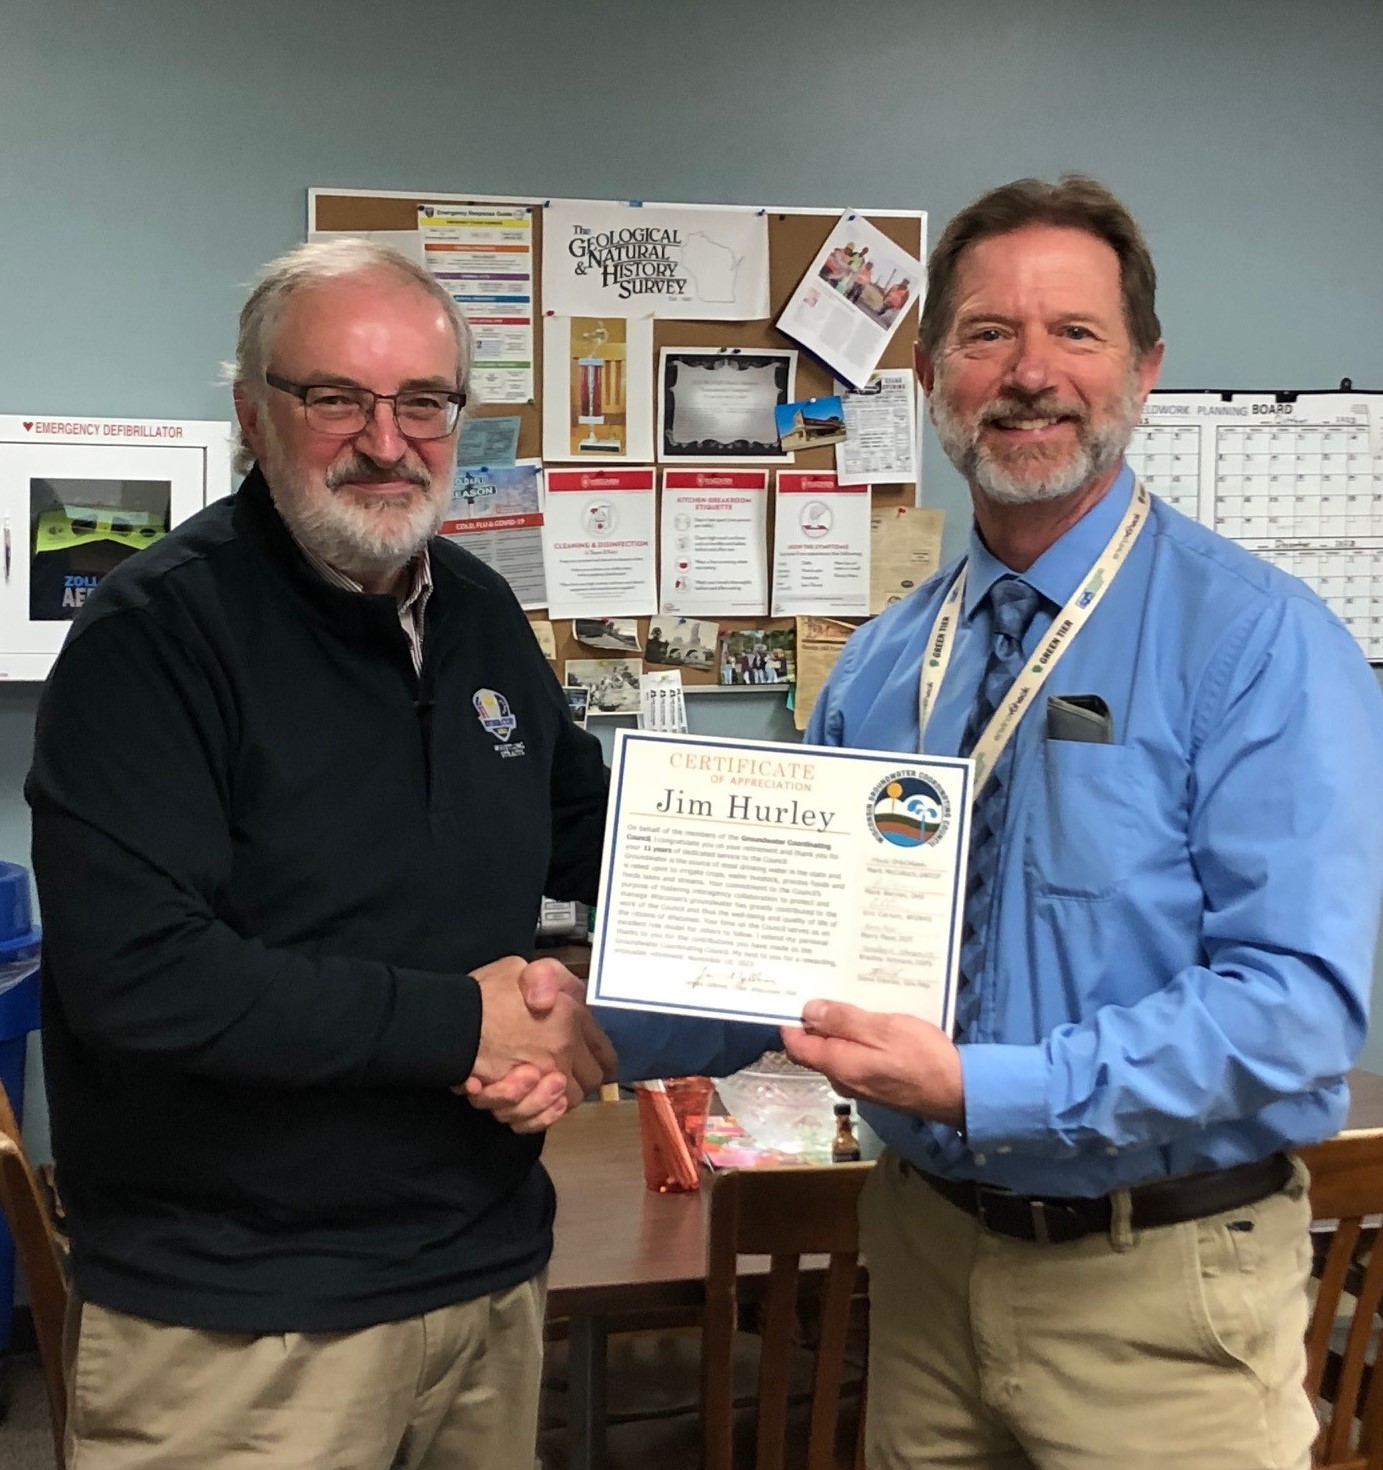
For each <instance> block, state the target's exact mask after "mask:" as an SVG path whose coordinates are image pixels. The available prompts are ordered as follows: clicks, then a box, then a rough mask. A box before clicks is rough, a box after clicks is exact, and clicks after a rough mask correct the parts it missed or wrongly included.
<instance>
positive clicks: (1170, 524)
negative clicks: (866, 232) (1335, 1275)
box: [785, 177, 1383, 1470]
mask: <svg viewBox="0 0 1383 1470" xmlns="http://www.w3.org/2000/svg"><path fill="white" fill-rule="evenodd" d="M1155 282H1156V278H1155V273H1154V270H1153V265H1152V261H1151V258H1150V256H1149V254H1148V250H1147V246H1146V245H1145V243H1144V241H1143V238H1142V235H1141V233H1140V232H1139V230H1138V227H1137V225H1136V224H1135V223H1134V221H1133V219H1132V218H1131V217H1130V216H1129V214H1128V212H1127V211H1126V210H1125V209H1124V207H1123V206H1122V205H1121V204H1120V203H1119V201H1118V200H1117V199H1115V198H1114V197H1113V195H1111V194H1110V193H1109V191H1108V190H1106V189H1105V188H1103V187H1102V186H1101V185H1099V184H1097V183H1095V182H1094V181H1092V180H1090V179H1085V178H1080V177H1068V178H1065V179H1063V180H1061V181H1060V182H1059V183H1057V184H1054V185H1053V184H1046V183H1043V182H1040V181H1038V180H1036V179H1023V180H1019V181H1018V182H1016V183H1013V184H1009V185H1006V186H1004V187H1003V188H1000V189H996V190H994V191H992V192H991V193H989V194H987V195H985V196H983V197H982V198H980V199H979V200H977V201H976V202H975V203H973V204H971V205H970V206H968V207H967V208H966V209H964V210H962V211H961V213H960V214H959V215H957V217H956V218H955V219H954V220H952V221H951V223H950V224H949V225H948V226H947V228H946V230H945V231H944V233H943V234H942V236H941V239H940V241H939V242H938V244H937V246H936V249H935V250H934V251H933V253H932V256H931V261H930V268H929V280H928V290H927V299H926V305H925V308H924V310H923V313H922V325H921V332H920V341H919V344H918V350H917V362H918V371H919V374H920V376H921V379H922V384H923V387H924V389H925V390H926V392H927V394H928V396H929V400H930V407H931V415H932V420H933V422H934V423H935V425H936V429H937V433H938V435H939V437H940V439H941V442H942V445H943V446H944V448H945V450H946V453H947V455H948V456H949V457H950V459H951V460H952V462H953V463H954V464H955V465H956V466H957V468H958V469H959V470H960V471H961V473H962V474H963V475H964V476H965V478H966V480H967V482H968V484H969V487H970V493H971V498H972V501H973V505H974V525H973V528H972V531H971V535H970V542H969V547H968V550H967V553H966V555H965V556H964V557H963V558H962V559H961V560H960V561H959V562H958V563H956V564H953V565H951V566H949V567H947V568H944V569H943V570H942V571H941V572H940V573H938V575H937V576H936V577H934V578H932V579H931V581H929V582H927V583H926V584H924V585H923V586H922V587H920V588H919V589H918V590H917V591H916V592H915V593H914V594H913V595H912V596H910V597H909V598H907V599H906V600H905V601H904V602H902V603H899V604H897V605H895V606H894V607H892V608H890V609H889V610H888V611H887V612H885V613H884V614H883V615H882V616H881V617H879V618H878V619H877V620H876V621H874V622H873V623H871V624H869V625H868V626H866V627H865V628H863V629H861V630H860V631H859V632H858V633H857V634H856V635H855V636H854V637H853V638H852V639H851V641H850V643H849V644H848V645H847V647H846V649H845V651H844V653H843V655H842V657H841V659H840V661H839V663H838V665H837V667H836V669H835V671H834V673H833V674H832V676H831V679H830V680H829V682H828V684H827V686H826V688H825V690H824V691H823V693H822V694H821V696H820V698H819V699H818V701H817V705H816V708H815V710H814V712H813V716H812V721H811V725H810V728H809V730H808V733H807V739H808V740H809V741H810V742H812V743H816V744H825V745H836V746H857V747H864V748H871V747H872V748H877V749H882V750H894V751H906V750H917V751H926V752H930V753H935V754H940V755H956V754H960V755H965V756H971V757H973V758H974V760H975V777H976V779H975V803H974V808H973V813H972V837H971V845H970V854H969V865H968V881H967V887H966V892H965V894H964V896H963V905H964V908H963V916H962V928H961V942H960V948H959V955H958V971H959V983H958V987H957V992H956V995H955V997H954V1015H955V1028H954V1035H953V1036H952V1035H948V1034H946V1033H945V1032H943V1031H941V1030H939V1029H938V1028H937V1027H935V1026H932V1025H929V1024H927V1023H926V1022H924V1021H921V1020H918V1019H917V1018H915V1017H910V1016H905V1015H883V1014H877V1013H871V1012H865V1011H861V1010H858V1009H856V1008H854V1007H851V1006H846V1005H840V1004H835V1003H829V1002H820V1001H814V1002H812V1003H810V1004H809V1005H808V1006H807V1007H806V1008H805V1010H804V1013H803V1024H802V1027H801V1028H800V1029H797V1028H794V1029H790V1030H789V1031H787V1032H786V1033H785V1040H786V1045H787V1049H788V1051H789V1053H790V1054H791V1055H792V1056H793V1057H794V1058H795V1059H796V1060H798V1061H799V1062H804V1063H806V1064H808V1065H810V1066H813V1067H817V1068H819V1069H820V1070H821V1071H823V1072H825V1073H826V1074H827V1075H828V1076H829V1077H830V1078H831V1079H832V1080H833V1082H834V1083H835V1085H836V1087H837V1088H838V1089H840V1090H841V1091H843V1092H846V1093H849V1094H853V1095H854V1096H857V1097H859V1098H860V1099H861V1100H862V1105H861V1113H862V1114H863V1116H864V1117H865V1118H866V1119H867V1120H868V1122H869V1123H870V1124H871V1125H872V1126H873V1128H874V1129H875V1131H876V1132H877V1133H878V1134H880V1135H881V1137H882V1138H883V1140H884V1143H885V1145H886V1149H885V1152H884V1155H883V1157H882V1159H881V1160H880V1162H879V1164H878V1166H877V1167H876V1169H875V1170H874V1172H873V1174H872V1176H871V1178H870V1181H869V1183H868V1184H867V1185H866V1188H865V1193H864V1199H863V1203H862V1206H861V1236H862V1244H863V1248H864V1252H865V1255H866V1257H867V1259H868V1262H869V1268H870V1280H871V1296H872V1308H871V1326H870V1369H869V1413H868V1416H867V1423H868V1429H867V1435H868V1449H867V1462H868V1464H869V1465H870V1467H871V1470H904V1467H907V1470H911V1467H915V1466H923V1465H938V1466H946V1467H948V1470H957V1467H963V1466H985V1467H1005V1470H1009V1467H1011V1470H1019V1467H1040V1470H1096V1467H1099V1470H1104V1467H1106V1466H1108V1465H1110V1464H1112V1463H1119V1464H1121V1465H1124V1466H1128V1467H1152V1466H1158V1467H1160V1466H1162V1465H1168V1464H1170V1465H1187V1466H1192V1465H1194V1466H1195V1467H1197V1470H1219V1467H1224V1470H1229V1467H1233V1470H1244V1467H1248V1466H1254V1467H1268V1466H1271V1467H1291V1470H1306V1467H1307V1465H1308V1463H1309V1458H1310V1447H1311V1442H1312V1439H1313V1436H1314V1433H1315V1421H1314V1416H1313V1413H1312V1407H1311V1405H1310V1404H1309V1403H1308V1401H1307V1399H1306V1397H1305V1394H1304V1393H1303V1391H1302V1387H1301V1385H1302V1380H1303V1376H1304V1371H1305V1357H1304V1351H1303V1334H1304V1330H1305V1324H1306V1317H1307V1295H1306V1283H1307V1279H1308V1275H1309V1264H1310V1250H1309V1247H1308V1244H1307V1228H1308V1224H1309V1207H1308V1202H1307V1199H1306V1193H1305V1190H1306V1179H1305V1175H1304V1171H1303V1169H1302V1166H1301V1164H1300V1162H1299V1161H1298V1160H1297V1159H1296V1158H1295V1156H1294V1152H1293V1151H1294V1150H1295V1149H1296V1148H1297V1147H1298V1146H1299V1145H1302V1144H1306V1143H1310V1142H1313V1141H1315V1140H1318V1139H1320V1138H1323V1137H1326V1136H1328V1135H1329V1134H1331V1133H1333V1132H1335V1131H1336V1130H1337V1129H1338V1128H1339V1127H1340V1125H1341V1124H1342V1122H1343V1120H1344V1117H1345V1111H1346V1105H1347V1101H1348V1094H1347V1087H1346V1083H1345V1074H1346V1072H1347V1071H1348V1069H1349V1067H1350V1064H1351V1063H1352V1061H1353V1060H1354V1057H1355V1055H1356V1054H1357V1052H1358V1049H1359V1046H1360V1044H1361V1042H1362V1040H1363V1037H1364V1032H1365V1026H1366V1017H1367V1005H1368V997H1369V989H1370V978H1371V969H1372V953H1373V946H1374V941H1375V931H1376V928H1377V922H1378V910H1379V902H1380V895H1383V781H1380V779H1379V771H1380V769H1381V768H1383V700H1381V699H1380V696H1379V689H1378V686H1377V683H1376V682H1375V680H1374V678H1373V676H1372V673H1371V672H1370V670H1369V668H1368V666H1367V664H1366V663H1365V661H1364V659H1363V656H1362V654H1361V652H1360V650H1359V648H1358V647H1357V645H1355V643H1354V642H1353V640H1352V639H1351V637H1350V635H1349V633H1348V632H1347V631H1346V629H1345V628H1344V626H1343V625H1342V624H1341V623H1340V622H1339V620H1338V619H1337V618H1335V616H1334V615H1333V614H1332V613H1331V612H1330V611H1329V610H1328V609H1327V608H1326V607H1325V606H1324V604H1323V603H1322V602H1321V601H1320V600H1319V599H1318V598H1317V597H1316V596H1315V595H1314V594H1313V593H1312V592H1311V591H1309V590H1308V589H1307V588H1306V587H1304V586H1303V585H1302V584H1301V583H1299V582H1297V581H1295V580H1294V579H1292V578H1291V577H1288V576H1286V575H1284V574H1283V573H1281V572H1279V571H1277V570H1276V569H1275V568H1273V567H1272V566H1270V565H1268V564H1267V563H1265V562H1262V561H1259V560H1257V559H1256V558H1255V557H1253V556H1251V555H1250V554H1249V553H1247V552H1246V551H1244V550H1242V549H1241V548H1239V547H1237V546H1235V545H1233V544H1231V543H1230V542H1227V541H1225V540H1223V539H1222V538H1220V537H1218V536H1216V535H1215V534H1213V533H1212V532H1211V531H1209V530H1207V529H1205V528H1204V527H1202V526H1200V525H1198V524H1197V523H1195V522H1193V521H1190V520H1188V519H1186V518H1185V517H1183V516H1181V515H1180V514H1178V513H1177V512H1176V511H1174V510H1172V509H1171V508H1170V507H1168V506H1166V505H1163V504H1161V503H1160V502H1158V501H1157V500H1155V499H1154V498H1152V497H1150V496H1148V495H1147V494H1146V493H1145V492H1144V490H1143V488H1142V487H1141V486H1139V485H1138V484H1137V483H1136V481H1135V479H1134V476H1133V474H1132V472H1131V471H1130V470H1129V469H1128V467H1127V466H1126V465H1125V464H1124V462H1123V454H1124V450H1125V447H1126V445H1127V443H1128V440H1129V437H1130V434H1131V433H1132V430H1133V428H1134V425H1135V424H1136V423H1137V421H1138V416H1139V413H1140V411H1141V409H1142V405H1143V402H1144V400H1145V398H1146V396H1147V394H1148V392H1149V391H1150V390H1151V388H1152V387H1153V384H1154V383H1155V382H1156V380H1157V374H1158V369H1159V366H1160V364H1161V361H1162V352H1163V346H1162V341H1161V331H1160V327H1159V325H1158V320H1157V315H1156V309H1155V301H1154V294H1155Z"/></svg>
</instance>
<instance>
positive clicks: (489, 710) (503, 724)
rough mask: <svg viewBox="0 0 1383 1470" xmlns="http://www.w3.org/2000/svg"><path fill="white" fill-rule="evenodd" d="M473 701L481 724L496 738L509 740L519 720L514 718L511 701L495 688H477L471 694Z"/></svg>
mask: <svg viewBox="0 0 1383 1470" xmlns="http://www.w3.org/2000/svg"><path fill="white" fill-rule="evenodd" d="M471 703H472V704H473V705H474V706H475V712H476V714H477V715H478V716H479V718H480V723H481V725H482V726H483V727H484V728H485V729H486V730H488V731H489V732H490V734H491V735H493V736H494V737H495V739H496V740H499V741H507V740H508V739H509V737H510V736H511V735H512V734H513V733H514V731H515V730H516V729H517V728H518V723H519V722H518V721H517V720H516V719H515V718H514V711H513V710H511V709H510V708H509V701H508V700H507V699H506V698H505V697H504V696H503V695H502V694H499V693H497V692H496V691H495V690H493V689H477V690H476V691H475V693H474V694H473V695H472V696H471Z"/></svg>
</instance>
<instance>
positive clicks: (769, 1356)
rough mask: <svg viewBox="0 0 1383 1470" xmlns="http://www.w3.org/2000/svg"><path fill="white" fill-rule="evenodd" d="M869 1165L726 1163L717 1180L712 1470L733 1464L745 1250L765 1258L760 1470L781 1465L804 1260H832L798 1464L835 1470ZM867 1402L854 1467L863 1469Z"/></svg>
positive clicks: (711, 1237) (708, 1345) (712, 1232)
mask: <svg viewBox="0 0 1383 1470" xmlns="http://www.w3.org/2000/svg"><path fill="white" fill-rule="evenodd" d="M869 1168H870V1165H868V1164H833V1165H825V1166H821V1167H803V1168H778V1169H730V1170H727V1171H725V1172H724V1173H722V1174H717V1175H716V1176H715V1179H714V1180H713V1181H712V1183H711V1197H710V1206H709V1214H710V1218H709V1222H708V1225H707V1233H706V1307H705V1314H704V1318H703V1327H702V1349H701V1389H702V1394H701V1403H702V1421H703V1422H702V1430H703V1434H704V1450H703V1465H704V1467H705V1470H732V1467H733V1464H734V1409H735V1402H734V1383H733V1373H732V1359H733V1349H734V1337H735V1326H736V1321H737V1316H738V1309H739V1301H738V1298H737V1284H738V1270H737V1262H738V1258H739V1257H740V1256H746V1255H749V1256H755V1255H758V1256H768V1257H769V1258H770V1269H769V1275H768V1287H767V1294H766V1297H765V1300H764V1303H763V1310H762V1315H761V1317H760V1322H759V1328H760V1337H761V1343H762V1345H761V1348H760V1356H759V1391H758V1411H757V1445H756V1455H755V1465H756V1470H785V1467H786V1465H787V1454H788V1408H789V1381H790V1373H791V1366H792V1359H793V1356H794V1353H796V1352H800V1344H799V1343H798V1342H797V1340H796V1328H797V1323H798V1301H799V1287H800V1286H801V1284H802V1265H803V1261H802V1258H803V1257H804V1256H826V1257H828V1261H827V1265H826V1273H825V1281H824V1285H823V1288H822V1291H821V1294H820V1298H819V1311H818V1313H817V1315H816V1317H815V1322H816V1331H815V1333H814V1338H815V1364H814V1372H813V1381H812V1399H811V1410H810V1424H809V1427H808V1438H807V1448H806V1458H805V1460H802V1459H799V1458H798V1457H797V1456H796V1455H794V1460H793V1464H794V1470H796V1467H798V1466H801V1467H802V1470H833V1467H834V1466H835V1465H836V1464H837V1460H836V1448H835V1441H836V1434H837V1427H838V1422H839V1415H840V1400H841V1388H842V1384H843V1381H844V1369H845V1355H846V1343H847V1333H848V1329H849V1326H850V1317H851V1305H852V1301H853V1299H854V1297H855V1295H856V1289H857V1285H856V1283H857V1276H858V1273H859V1256H858V1251H859V1229H858V1224H857V1220H856V1212H857V1209H858V1206H859V1195H860V1189H861V1187H862V1186H863V1184H864V1181H865V1179H866V1177H867V1176H868V1172H869ZM863 1429H864V1417H863V1405H861V1415H860V1433H859V1436H858V1442H857V1444H856V1447H855V1452H854V1463H855V1464H856V1465H862V1464H863V1458H862V1456H863Z"/></svg>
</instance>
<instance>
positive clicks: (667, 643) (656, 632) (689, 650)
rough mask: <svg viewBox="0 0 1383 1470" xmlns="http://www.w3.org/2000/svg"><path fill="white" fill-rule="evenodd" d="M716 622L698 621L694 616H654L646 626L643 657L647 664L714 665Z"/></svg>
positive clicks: (694, 667)
mask: <svg viewBox="0 0 1383 1470" xmlns="http://www.w3.org/2000/svg"><path fill="white" fill-rule="evenodd" d="M719 630H720V625H719V624H718V623H701V622H698V621H697V620H696V619H695V618H669V617H658V618H654V619H653V621H652V622H651V623H649V625H648V643H647V644H646V646H645V648H644V657H645V658H646V659H647V660H648V661H649V663H651V664H683V665H685V666H686V667H687V668H689V669H709V668H712V667H713V666H714V664H715V658H716V634H717V632H719Z"/></svg>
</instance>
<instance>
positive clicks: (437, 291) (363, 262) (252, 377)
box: [223, 236, 475, 474]
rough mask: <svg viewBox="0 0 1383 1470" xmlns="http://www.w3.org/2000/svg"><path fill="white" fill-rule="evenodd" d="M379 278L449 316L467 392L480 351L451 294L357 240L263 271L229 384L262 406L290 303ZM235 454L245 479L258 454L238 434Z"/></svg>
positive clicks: (397, 258) (308, 249)
mask: <svg viewBox="0 0 1383 1470" xmlns="http://www.w3.org/2000/svg"><path fill="white" fill-rule="evenodd" d="M380 272H387V273H388V274H390V275H392V276H395V277H396V278H398V279H399V280H401V281H403V282H405V283H406V284H409V285H413V286H416V287H417V288H418V289H419V290H420V291H422V292H423V293H424V295H426V296H429V297H431V298H432V300H433V301H435V302H436V303H437V304H438V305H439V306H441V307H442V308H443V310H444V311H445V312H446V315H447V320H448V321H449V322H450V323H451V329H452V332H453V333H454V334H455V336H456V355H457V366H456V372H457V378H456V382H457V386H458V387H459V388H460V389H461V390H462V391H463V392H464V391H465V389H466V385H467V382H468V381H469V379H470V375H471V364H472V362H473V361H474V358H475V345H474V340H473V338H472V336H471V329H470V327H469V325H468V324H467V322H466V318H465V317H464V316H462V314H461V309H460V307H458V306H457V304H456V302H455V301H454V300H453V299H452V297H451V295H450V294H449V293H448V291H447V290H446V288H445V287H443V286H441V285H439V284H438V282H437V279H436V278H435V277H434V276H433V274H432V272H431V271H429V270H427V269H426V268H425V267H423V266H420V265H419V264H418V263H417V262H416V261H413V260H409V258H408V257H407V256H406V255H403V254H400V252H399V251H397V250H394V249H392V248H391V247H390V246H388V245H378V244H376V243H375V242H374V241H373V240H362V239H359V238H356V237H353V236H352V237H348V238H346V239H339V240H311V241H309V242H308V243H307V244H306V245H299V246H297V247H296V248H295V249H293V250H290V251H288V252H287V253H286V254H284V255H280V256H279V257H278V258H277V259H275V260H271V261H270V262H269V264H268V265H266V266H265V267H264V271H263V273H262V275H261V276H260V280H259V284H258V285H257V286H256V287H255V288H254V290H253V291H251V292H250V297H249V300H248V301H246V303H245V305H244V306H243V307H242V308H241V310H240V331H239V333H238V334H237V336H236V339H235V361H234V362H228V363H226V364H225V366H224V369H223V373H224V376H225V378H226V379H227V381H229V382H231V383H237V384H240V385H241V386H242V387H243V388H244V389H245V391H246V392H247V393H249V394H250V396H251V397H253V398H255V399H256V400H257V401H259V402H261V403H262V402H263V401H264V393H265V383H264V373H265V370H266V369H267V367H268V366H269V356H270V353H271V352H272V350H273V346H274V336H275V333H276V331H277V329H278V323H279V317H280V316H281V315H282V313H283V306H284V303H285V302H286V301H287V300H288V298H289V297H290V296H291V295H292V294H293V293H294V292H295V291H300V290H302V289H303V288H304V287H307V286H316V285H320V284H322V283H323V282H324V281H335V280H341V279H343V278H346V277H349V276H365V275H374V274H378V273H380ZM232 450H233V454H234V463H235V468H236V471H237V472H238V473H240V474H244V473H246V472H247V471H248V470H249V468H250V466H251V465H252V464H253V463H254V454H253V452H252V451H251V449H250V447H249V445H247V444H246V443H245V441H244V439H243V438H242V437H241V435H240V431H239V429H238V428H237V429H236V430H235V432H234V434H233V436H232Z"/></svg>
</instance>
